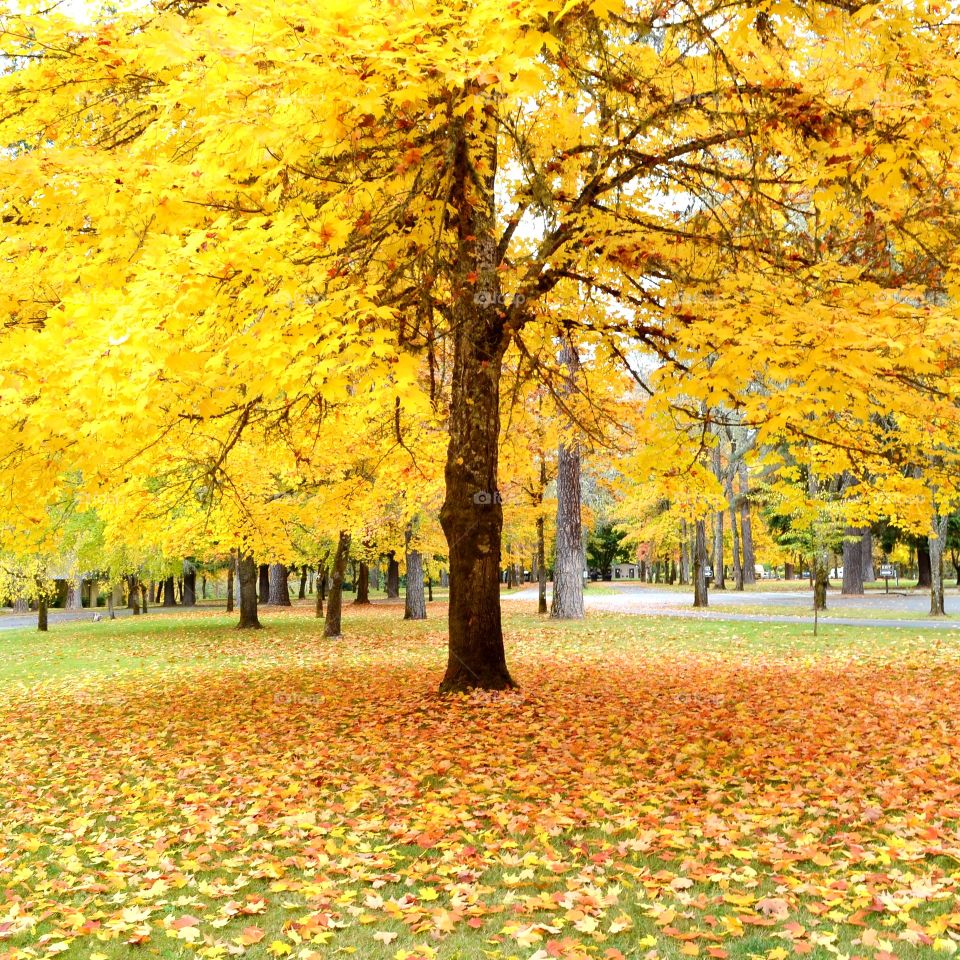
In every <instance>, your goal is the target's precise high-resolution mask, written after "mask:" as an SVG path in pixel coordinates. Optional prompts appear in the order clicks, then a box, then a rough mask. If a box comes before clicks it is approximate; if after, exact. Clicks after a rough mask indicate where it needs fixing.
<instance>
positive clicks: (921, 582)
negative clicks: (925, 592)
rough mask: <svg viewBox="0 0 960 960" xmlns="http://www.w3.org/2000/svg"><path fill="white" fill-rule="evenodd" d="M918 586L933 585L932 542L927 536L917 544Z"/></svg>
mask: <svg viewBox="0 0 960 960" xmlns="http://www.w3.org/2000/svg"><path fill="white" fill-rule="evenodd" d="M917 586H918V587H931V586H933V579H932V577H931V570H930V542H929V540H928V539H927V538H926V537H924V538H923V539H922V540H920V542H919V543H918V544H917Z"/></svg>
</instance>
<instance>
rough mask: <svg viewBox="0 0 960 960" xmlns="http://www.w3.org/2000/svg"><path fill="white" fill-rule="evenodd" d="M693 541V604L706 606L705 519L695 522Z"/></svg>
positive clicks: (707, 601) (707, 599) (707, 602)
mask: <svg viewBox="0 0 960 960" xmlns="http://www.w3.org/2000/svg"><path fill="white" fill-rule="evenodd" d="M695 531H696V532H695V534H694V543H693V605H694V606H695V607H706V606H707V605H708V604H709V602H710V601H709V598H708V596H707V521H706V520H704V519H700V520H698V521H697V522H696V525H695Z"/></svg>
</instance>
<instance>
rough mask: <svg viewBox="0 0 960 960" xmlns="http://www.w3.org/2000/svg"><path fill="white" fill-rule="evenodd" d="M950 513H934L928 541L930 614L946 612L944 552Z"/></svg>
mask: <svg viewBox="0 0 960 960" xmlns="http://www.w3.org/2000/svg"><path fill="white" fill-rule="evenodd" d="M949 521H950V517H949V515H944V516H940V515H939V514H937V513H934V515H933V524H932V530H931V534H932V536H931V537H930V538H929V540H928V543H929V544H930V616H931V617H942V616H944V615H945V614H946V612H947V611H946V606H945V604H944V595H943V552H944V547H945V546H946V543H947V526H948V524H949Z"/></svg>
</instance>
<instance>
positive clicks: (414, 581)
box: [403, 529, 427, 620]
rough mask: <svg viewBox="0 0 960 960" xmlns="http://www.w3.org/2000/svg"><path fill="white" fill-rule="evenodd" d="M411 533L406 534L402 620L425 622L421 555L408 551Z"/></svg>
mask: <svg viewBox="0 0 960 960" xmlns="http://www.w3.org/2000/svg"><path fill="white" fill-rule="evenodd" d="M410 539H411V531H410V530H409V529H408V530H407V532H406V541H407V592H406V596H405V598H404V611H403V619H404V620H426V619H427V601H426V598H425V597H424V595H423V555H422V554H421V553H420V551H419V550H411V549H410Z"/></svg>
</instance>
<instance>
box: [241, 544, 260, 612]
mask: <svg viewBox="0 0 960 960" xmlns="http://www.w3.org/2000/svg"><path fill="white" fill-rule="evenodd" d="M237 572H238V573H239V575H240V622H239V623H238V624H237V628H238V629H239V630H259V629H260V618H259V616H258V615H257V562H256V560H254V558H253V554H252V553H247V554H243V553H241V554H240V560H239V562H238V564H237Z"/></svg>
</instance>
